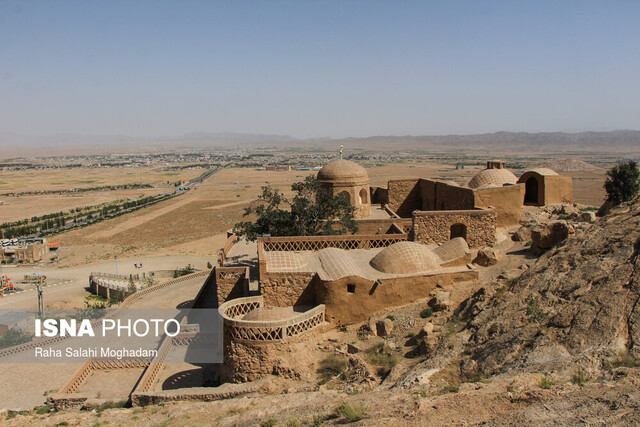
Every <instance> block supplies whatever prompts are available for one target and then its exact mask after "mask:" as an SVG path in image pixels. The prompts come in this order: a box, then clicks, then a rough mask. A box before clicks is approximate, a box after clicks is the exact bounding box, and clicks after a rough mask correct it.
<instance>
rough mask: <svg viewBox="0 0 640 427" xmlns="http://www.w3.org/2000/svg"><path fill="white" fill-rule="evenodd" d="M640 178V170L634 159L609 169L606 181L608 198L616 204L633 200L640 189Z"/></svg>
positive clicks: (605, 187) (605, 186)
mask: <svg viewBox="0 0 640 427" xmlns="http://www.w3.org/2000/svg"><path fill="white" fill-rule="evenodd" d="M639 178H640V171H639V170H638V165H637V164H636V162H634V161H633V160H629V161H628V162H626V163H620V164H619V165H617V166H614V167H613V168H611V169H609V170H608V171H607V180H606V181H605V183H604V189H605V190H606V192H607V200H609V201H611V202H612V203H613V204H616V205H618V204H620V203H622V202H626V201H629V200H631V199H632V198H633V197H634V196H635V195H636V194H638V191H639V190H640V183H639V182H638V179H639Z"/></svg>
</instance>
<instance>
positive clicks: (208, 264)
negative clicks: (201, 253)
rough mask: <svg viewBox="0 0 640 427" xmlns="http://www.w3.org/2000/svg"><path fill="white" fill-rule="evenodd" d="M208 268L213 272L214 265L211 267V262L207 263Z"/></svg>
mask: <svg viewBox="0 0 640 427" xmlns="http://www.w3.org/2000/svg"><path fill="white" fill-rule="evenodd" d="M207 268H208V269H209V270H211V269H212V268H213V265H211V261H207Z"/></svg>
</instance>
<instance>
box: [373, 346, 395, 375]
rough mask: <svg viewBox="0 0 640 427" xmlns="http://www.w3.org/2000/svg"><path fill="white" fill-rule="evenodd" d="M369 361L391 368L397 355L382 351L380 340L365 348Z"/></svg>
mask: <svg viewBox="0 0 640 427" xmlns="http://www.w3.org/2000/svg"><path fill="white" fill-rule="evenodd" d="M367 358H368V359H369V362H371V363H372V364H374V365H376V366H381V367H383V368H386V369H391V368H393V367H394V366H395V365H396V364H397V363H398V356H397V355H396V354H392V353H389V352H385V351H384V342H383V341H381V342H379V343H377V344H374V345H373V346H371V347H369V349H367Z"/></svg>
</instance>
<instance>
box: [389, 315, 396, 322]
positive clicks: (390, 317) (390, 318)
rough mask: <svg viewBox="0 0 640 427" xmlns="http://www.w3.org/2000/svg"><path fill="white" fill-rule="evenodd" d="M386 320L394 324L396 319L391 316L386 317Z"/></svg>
mask: <svg viewBox="0 0 640 427" xmlns="http://www.w3.org/2000/svg"><path fill="white" fill-rule="evenodd" d="M387 319H389V320H391V321H392V322H395V320H396V318H395V317H394V316H392V315H388V316H387Z"/></svg>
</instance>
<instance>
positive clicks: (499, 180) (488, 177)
mask: <svg viewBox="0 0 640 427" xmlns="http://www.w3.org/2000/svg"><path fill="white" fill-rule="evenodd" d="M517 182H518V178H516V176H515V175H514V174H513V173H511V171H509V170H507V169H485V170H483V171H480V172H478V174H477V175H476V176H474V177H473V178H471V181H469V184H468V186H469V188H486V187H502V186H503V185H505V184H513V185H515V184H516V183H517Z"/></svg>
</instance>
